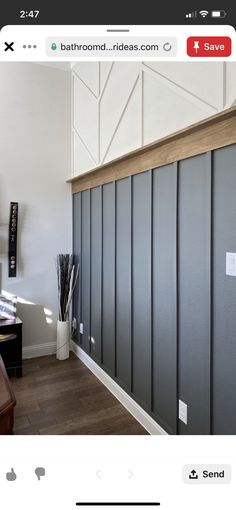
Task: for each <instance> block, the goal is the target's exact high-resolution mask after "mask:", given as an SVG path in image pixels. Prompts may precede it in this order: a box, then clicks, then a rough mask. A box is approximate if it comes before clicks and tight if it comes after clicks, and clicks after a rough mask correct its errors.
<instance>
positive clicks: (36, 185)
mask: <svg viewBox="0 0 236 510" xmlns="http://www.w3.org/2000/svg"><path fill="white" fill-rule="evenodd" d="M70 87H71V85H70V73H67V72H65V71H62V70H59V69H55V68H50V67H46V66H42V65H35V64H31V63H1V64H0V266H1V267H0V269H1V272H2V277H0V285H1V288H2V289H3V290H4V291H7V292H10V293H12V294H16V295H17V296H18V297H19V300H20V301H21V302H20V303H19V304H18V314H19V316H20V317H21V318H22V320H23V323H24V330H23V331H24V334H23V343H24V346H29V345H38V344H43V343H48V342H49V343H50V342H53V341H55V331H56V329H55V326H56V321H57V281H56V270H55V257H56V254H57V253H68V252H71V249H72V248H71V245H72V241H71V238H72V234H71V229H72V226H71V223H72V218H71V190H70V186H69V185H68V184H66V182H65V181H66V179H67V178H68V177H69V175H70V150H71V145H70V133H71V125H70ZM10 201H18V202H19V230H18V273H17V278H8V274H7V268H8V265H7V252H8V222H9V204H10ZM28 302H29V303H32V304H28ZM51 321H52V322H51Z"/></svg>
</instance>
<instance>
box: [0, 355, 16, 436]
mask: <svg viewBox="0 0 236 510" xmlns="http://www.w3.org/2000/svg"><path fill="white" fill-rule="evenodd" d="M15 405H16V399H15V396H14V393H13V391H12V388H11V385H10V381H9V379H8V375H7V372H6V369H5V365H4V363H3V360H2V357H1V356H0V435H4V434H13V425H14V407H15Z"/></svg>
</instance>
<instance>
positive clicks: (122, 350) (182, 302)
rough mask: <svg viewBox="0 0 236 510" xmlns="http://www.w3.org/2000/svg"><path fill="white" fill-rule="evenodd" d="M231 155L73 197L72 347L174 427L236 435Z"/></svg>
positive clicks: (234, 175)
mask: <svg viewBox="0 0 236 510" xmlns="http://www.w3.org/2000/svg"><path fill="white" fill-rule="evenodd" d="M235 161H236V146H235V145H229V146H228V147H225V148H220V149H216V150H214V151H209V152H207V153H204V154H198V155H196V156H192V157H190V158H187V159H184V160H181V161H177V162H175V163H171V164H168V165H165V166H162V167H159V168H157V169H155V168H154V169H153V170H148V171H145V172H142V173H138V174H137V175H132V176H129V177H126V178H124V179H120V180H116V181H113V182H112V183H109V184H103V185H101V186H98V187H96V188H94V189H91V190H90V191H81V192H79V193H75V194H74V196H73V200H74V207H73V217H74V254H75V255H76V256H77V257H78V258H79V259H80V263H81V273H80V281H79V283H78V288H79V286H81V291H80V292H79V290H78V288H77V289H76V294H75V298H74V304H73V315H74V316H75V317H76V318H77V320H78V321H81V322H83V324H84V334H83V335H80V345H81V347H82V348H83V349H84V350H85V351H86V352H87V353H88V354H90V355H91V356H92V357H93V358H94V359H95V360H96V362H97V363H98V364H100V365H101V367H103V368H104V369H105V370H106V371H107V372H108V373H109V374H110V375H111V376H112V377H113V378H114V379H115V380H116V382H118V384H120V385H121V386H122V387H123V388H124V389H125V390H126V391H127V393H128V394H130V395H131V396H132V397H133V398H134V399H135V400H136V401H137V402H138V403H139V404H140V405H141V406H142V407H143V408H144V409H145V410H146V411H147V412H148V413H149V414H150V415H151V416H152V417H153V418H154V419H155V420H156V421H157V422H158V423H159V424H160V425H161V426H162V427H163V428H164V429H165V430H166V431H167V432H168V433H171V434H176V433H177V434H210V433H214V434H235V433H236V416H235V406H234V400H235V394H236V375H235V374H236V369H235V367H236V278H235V277H233V276H231V277H230V276H226V274H225V255H226V252H227V251H229V252H234V253H236V226H235V225H236V198H235V197H236V163H235ZM86 229H87V231H86ZM78 293H79V294H80V299H79V294H78ZM86 335H87V338H86ZM93 342H94V343H93ZM178 399H181V400H182V401H183V402H185V403H186V404H187V406H188V422H187V425H185V424H184V423H183V422H182V421H180V420H179V419H178Z"/></svg>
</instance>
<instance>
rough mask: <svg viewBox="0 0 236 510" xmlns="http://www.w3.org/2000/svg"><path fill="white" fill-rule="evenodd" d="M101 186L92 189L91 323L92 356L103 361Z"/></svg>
mask: <svg viewBox="0 0 236 510" xmlns="http://www.w3.org/2000/svg"><path fill="white" fill-rule="evenodd" d="M101 191H102V189H101V188H94V189H92V190H91V297H90V299H91V304H90V311H91V317H90V325H91V331H90V335H91V342H90V349H91V355H92V357H93V358H94V359H95V360H96V361H98V363H100V362H101V310H102V309H101V264H102V204H101Z"/></svg>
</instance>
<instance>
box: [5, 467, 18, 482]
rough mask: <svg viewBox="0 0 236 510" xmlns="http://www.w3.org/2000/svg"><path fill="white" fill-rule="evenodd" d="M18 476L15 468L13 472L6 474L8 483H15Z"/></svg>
mask: <svg viewBox="0 0 236 510" xmlns="http://www.w3.org/2000/svg"><path fill="white" fill-rule="evenodd" d="M16 478H17V476H16V473H15V471H14V469H13V468H11V471H9V472H8V473H6V479H7V480H8V482H14V481H15V480H16Z"/></svg>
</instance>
